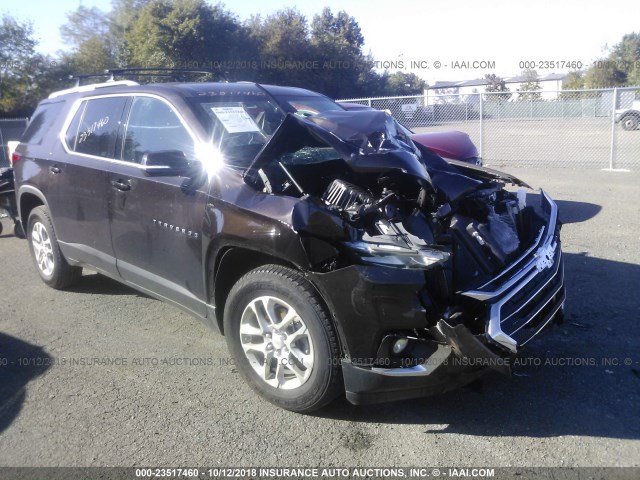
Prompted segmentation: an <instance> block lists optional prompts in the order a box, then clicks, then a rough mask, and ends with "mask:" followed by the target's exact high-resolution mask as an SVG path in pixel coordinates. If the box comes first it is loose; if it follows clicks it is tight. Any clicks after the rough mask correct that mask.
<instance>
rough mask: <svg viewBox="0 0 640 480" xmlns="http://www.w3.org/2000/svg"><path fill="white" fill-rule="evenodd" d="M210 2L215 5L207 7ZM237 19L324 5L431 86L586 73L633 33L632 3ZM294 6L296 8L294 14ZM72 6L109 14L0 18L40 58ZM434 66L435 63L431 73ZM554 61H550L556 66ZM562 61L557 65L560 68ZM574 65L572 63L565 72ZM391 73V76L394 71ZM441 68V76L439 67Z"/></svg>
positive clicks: (48, 6)
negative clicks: (29, 39)
mask: <svg viewBox="0 0 640 480" xmlns="http://www.w3.org/2000/svg"><path fill="white" fill-rule="evenodd" d="M214 3H215V2H214ZM223 3H224V4H225V6H226V7H227V9H228V10H231V11H232V12H233V13H235V14H236V15H238V17H239V18H240V19H241V20H244V19H246V18H248V17H249V16H250V15H252V14H261V15H263V16H265V15H269V14H270V13H273V12H275V11H277V10H279V9H282V8H285V7H294V6H295V7H296V8H298V10H300V11H301V12H302V13H303V14H304V15H306V16H307V18H308V19H311V18H312V17H313V15H314V14H316V13H319V12H320V11H321V10H322V8H323V7H324V6H328V7H330V8H331V9H332V10H333V11H334V12H336V11H339V10H346V11H347V13H349V14H350V15H352V16H354V17H355V19H356V21H357V22H358V24H359V25H360V28H361V29H362V33H363V35H364V38H365V53H367V52H371V53H372V54H373V56H374V59H375V60H376V61H377V62H379V63H378V66H379V67H380V69H382V68H384V67H385V66H387V67H390V70H391V71H395V70H396V69H398V68H397V67H403V68H400V69H401V70H402V71H404V72H405V73H410V72H412V73H416V74H417V75H419V76H421V77H422V78H424V79H425V80H427V81H428V82H429V84H431V85H432V84H433V83H434V82H435V81H456V80H468V79H474V78H481V77H482V76H484V75H485V74H486V73H496V74H497V75H499V76H502V77H509V76H514V75H518V74H519V73H520V72H521V71H522V70H523V67H525V66H530V65H532V64H531V63H527V64H525V63H522V62H534V63H533V68H534V69H535V70H537V72H538V74H539V75H540V76H543V75H546V74H550V73H564V72H567V71H568V70H569V69H570V67H571V66H576V65H578V66H579V65H580V64H582V65H583V66H584V67H588V66H589V65H590V63H591V62H593V61H594V60H595V59H597V58H598V57H600V56H601V55H602V53H603V48H604V47H605V46H606V45H608V46H612V45H614V44H615V43H618V42H619V41H620V40H621V38H622V36H623V35H624V34H625V33H631V32H633V31H640V24H638V23H637V19H638V18H640V15H639V14H640V6H639V4H638V1H637V0H616V1H605V0H599V1H593V0H562V1H561V0H535V1H532V0H529V1H526V2H525V1H514V0H512V1H507V0H485V1H478V0H455V1H450V2H443V1H433V0H422V1H421V0H401V1H392V0H319V1H307V2H300V1H299V2H291V1H284V0H240V1H232V0H228V1H226V2H223ZM296 3H298V5H296ZM80 4H82V5H84V6H86V7H91V6H96V7H98V8H100V9H102V10H104V11H108V10H109V9H110V5H111V4H110V0H0V13H8V14H10V15H12V16H14V17H17V18H19V19H21V20H30V21H32V22H33V26H34V30H35V34H36V38H37V39H38V40H39V42H40V45H39V50H40V51H41V52H43V53H48V54H52V55H54V54H55V53H56V52H57V51H59V50H61V49H64V48H65V46H64V44H63V43H62V39H61V38H60V34H59V29H60V26H61V25H62V24H64V23H65V21H66V14H67V13H68V12H70V11H73V10H75V9H76V8H77V7H78V6H79V5H80ZM438 62H439V64H438ZM552 62H556V63H555V65H554V64H553V63H552ZM562 62H564V64H562ZM568 62H572V63H568ZM394 67H395V68H394ZM437 67H439V68H437Z"/></svg>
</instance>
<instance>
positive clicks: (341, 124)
mask: <svg viewBox="0 0 640 480" xmlns="http://www.w3.org/2000/svg"><path fill="white" fill-rule="evenodd" d="M353 117H354V112H334V113H327V114H324V115H323V116H321V117H320V116H318V117H311V118H309V119H306V120H302V119H298V118H294V117H291V118H289V119H287V120H286V121H285V124H284V125H283V127H281V130H280V131H279V132H277V133H276V135H275V137H277V136H278V135H279V136H280V137H285V138H291V137H293V138H295V140H293V141H292V140H286V141H284V142H278V141H277V140H278V139H277V138H275V139H274V140H275V142H274V141H272V142H270V143H269V144H268V145H267V147H265V149H264V150H263V152H262V154H261V155H259V157H258V159H257V160H256V161H255V162H254V166H253V167H252V168H250V169H249V171H248V175H247V180H248V182H249V183H250V184H252V185H254V186H255V187H256V188H259V189H261V190H263V191H264V192H266V193H271V194H276V195H292V196H298V197H300V198H304V199H306V200H307V203H308V205H307V208H308V212H306V215H305V216H306V217H307V218H306V225H301V224H300V223H298V224H297V225H294V227H296V228H300V229H301V230H302V231H305V232H307V233H310V234H312V235H317V236H319V237H321V238H324V239H327V240H329V241H333V242H334V243H335V244H336V246H340V245H346V246H348V247H349V248H348V249H347V252H348V251H349V250H351V251H353V252H356V253H357V258H358V261H361V262H364V263H369V262H370V263H374V264H386V265H390V266H396V267H401V268H417V269H427V268H429V267H431V266H433V265H438V264H449V265H448V266H447V267H446V268H448V269H449V270H450V275H453V277H454V284H455V288H456V289H458V290H460V289H465V288H470V287H472V286H473V285H474V284H477V285H480V284H481V283H483V282H486V281H487V280H488V279H489V278H490V277H491V276H493V275H495V274H496V273H497V272H499V271H500V270H502V269H503V268H504V267H505V266H506V265H507V264H509V263H510V262H511V261H513V259H514V258H516V257H517V256H518V254H519V253H521V252H522V251H523V248H526V247H527V246H528V245H530V243H531V242H532V241H533V240H534V238H535V235H536V234H537V233H538V231H539V230H540V228H541V226H542V224H543V219H542V218H539V217H540V215H539V214H538V213H536V212H535V210H534V207H532V206H527V205H526V192H525V191H524V190H522V189H521V190H519V191H517V192H513V191H508V190H506V189H505V188H504V187H505V184H506V183H513V184H516V185H521V186H527V185H526V184H524V183H523V182H521V181H519V180H517V179H515V178H513V177H510V176H508V175H503V174H500V173H499V172H492V171H490V170H488V169H481V168H475V167H472V166H469V165H467V164H463V163H460V164H459V165H457V166H454V165H452V164H451V163H452V162H446V161H444V160H443V159H442V158H440V157H439V156H438V155H436V154H435V153H433V152H431V151H429V150H426V149H422V150H420V149H419V147H418V146H417V145H416V144H414V143H413V142H412V141H411V139H410V138H409V135H410V132H408V131H406V129H404V127H402V126H401V125H399V124H398V123H396V122H395V120H393V118H392V117H391V116H389V115H388V114H385V113H384V112H377V111H372V112H369V111H367V112H357V120H356V122H359V123H358V124H354V119H353ZM363 127H364V128H363ZM283 130H284V132H283ZM286 130H293V132H286ZM285 134H289V135H285ZM474 174H475V175H474ZM301 209H302V207H301ZM300 213H301V212H300ZM323 214H324V215H328V216H331V217H333V221H332V222H328V221H326V220H325V221H318V219H317V217H318V216H320V215H323ZM311 217H316V218H311ZM294 218H296V217H294ZM298 218H299V217H298ZM328 223H331V224H332V226H333V227H334V228H325V227H326V226H327V224H328ZM314 225H317V227H316V228H315V229H314V227H313V226H314ZM336 225H341V226H342V227H343V228H342V230H343V231H342V232H339V231H336V228H335V226H336ZM336 241H337V242H336ZM456 250H458V252H456ZM454 252H455V253H456V255H460V256H461V258H460V259H457V260H454V259H453V258H452V257H453V256H452V254H453V253H454ZM337 265H338V263H336V262H333V263H325V264H323V266H321V267H319V268H324V269H326V268H335V267H336V266H337Z"/></svg>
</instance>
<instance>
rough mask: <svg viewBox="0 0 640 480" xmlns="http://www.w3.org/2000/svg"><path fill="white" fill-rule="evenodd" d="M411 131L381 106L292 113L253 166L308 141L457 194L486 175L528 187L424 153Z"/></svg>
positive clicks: (367, 166) (355, 162) (366, 167)
mask: <svg viewBox="0 0 640 480" xmlns="http://www.w3.org/2000/svg"><path fill="white" fill-rule="evenodd" d="M410 135H411V132H409V131H408V130H407V129H405V128H404V127H402V126H401V125H400V124H398V123H397V122H396V121H395V120H394V119H393V117H392V116H391V115H389V114H387V113H385V112H381V111H378V110H362V111H335V112H333V111H332V112H325V113H322V114H318V115H314V116H312V117H306V118H303V117H299V116H297V115H293V114H289V115H287V117H286V118H285V119H284V121H283V122H282V124H281V125H280V127H278V129H277V130H276V132H275V133H274V134H273V136H272V137H271V138H270V140H269V141H268V142H267V144H266V145H265V146H264V147H263V149H262V150H261V151H260V153H258V155H257V156H256V158H255V159H254V160H253V162H252V163H251V165H250V166H249V168H248V170H247V174H249V175H251V173H252V172H255V171H257V170H258V169H260V168H262V167H263V166H264V165H267V164H269V163H270V162H272V161H274V160H275V159H277V158H278V157H280V156H281V155H283V154H286V153H292V152H296V151H298V150H300V149H302V148H304V147H327V146H328V147H332V148H333V149H334V150H336V151H337V152H338V154H339V155H340V157H341V158H342V159H343V160H344V161H345V162H346V163H347V164H348V165H349V167H350V168H351V169H352V170H353V171H354V172H371V173H375V172H379V173H383V172H388V171H394V170H395V171H397V172H401V173H403V174H408V175H411V176H413V177H414V178H417V179H419V180H420V181H424V182H428V183H429V184H431V185H433V187H434V188H435V189H436V190H440V191H442V192H443V193H444V194H445V196H446V197H447V198H448V199H449V200H452V199H454V198H458V197H460V196H461V195H464V194H466V193H468V192H470V191H472V190H474V189H475V188H477V187H478V186H479V185H480V184H482V183H483V182H484V181H491V180H502V181H505V182H507V183H512V184H515V185H521V186H524V187H528V185H527V184H526V183H524V182H522V181H521V180H519V179H517V178H516V177H513V176H511V175H509V174H506V173H502V172H499V171H496V170H490V169H487V168H484V167H476V166H472V165H469V164H467V163H463V162H456V161H445V160H444V159H442V158H441V157H439V156H437V155H436V154H434V153H432V154H425V155H423V154H421V153H420V150H419V149H418V148H417V147H416V145H415V144H414V143H413V142H412V140H411V138H410Z"/></svg>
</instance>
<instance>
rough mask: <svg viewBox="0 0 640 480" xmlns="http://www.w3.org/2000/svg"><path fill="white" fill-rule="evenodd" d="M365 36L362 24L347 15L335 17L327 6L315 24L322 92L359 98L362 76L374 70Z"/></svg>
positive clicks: (313, 36)
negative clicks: (363, 48)
mask: <svg viewBox="0 0 640 480" xmlns="http://www.w3.org/2000/svg"><path fill="white" fill-rule="evenodd" d="M363 45H364V37H363V36H362V31H361V30H360V26H359V25H358V22H356V20H355V18H354V17H352V16H350V15H349V14H348V13H347V12H345V11H344V10H343V11H340V12H338V13H337V14H335V15H334V14H333V13H332V12H331V9H330V8H328V7H325V8H324V9H323V10H322V13H320V14H319V15H315V16H314V17H313V20H312V22H311V46H312V47H313V49H314V58H316V59H318V63H319V67H320V70H321V74H320V75H319V76H318V79H317V86H318V89H319V90H321V91H322V92H323V93H325V94H327V95H329V96H330V97H333V98H346V97H352V96H357V95H359V94H361V92H362V83H361V81H362V78H364V77H363V76H362V75H363V74H364V73H365V72H366V71H367V70H370V69H371V66H370V65H369V64H368V62H367V59H366V57H365V56H364V54H363V53H362V47H363Z"/></svg>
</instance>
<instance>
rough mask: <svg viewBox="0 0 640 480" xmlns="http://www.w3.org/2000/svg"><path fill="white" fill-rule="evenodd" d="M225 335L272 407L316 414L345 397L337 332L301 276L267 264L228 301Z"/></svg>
mask: <svg viewBox="0 0 640 480" xmlns="http://www.w3.org/2000/svg"><path fill="white" fill-rule="evenodd" d="M268 312H270V314H271V315H269V313H268ZM274 320H275V321H274ZM278 320H280V321H278ZM285 321H286V322H285ZM241 331H242V333H241ZM224 332H225V335H226V337H227V344H228V345H229V350H230V351H231V354H232V355H233V356H234V357H235V361H236V365H237V367H238V370H239V371H240V373H241V374H242V376H243V377H244V379H245V380H246V381H247V383H248V384H249V385H250V386H251V387H252V388H253V389H254V390H255V391H256V392H257V393H259V394H260V395H262V396H263V397H264V398H266V399H267V400H269V401H270V402H271V403H274V404H275V405H278V406H279V407H282V408H285V409H287V410H291V411H294V412H301V413H303V412H312V411H314V410H318V409H320V408H322V407H324V406H325V405H327V404H328V403H330V402H331V401H332V400H334V399H335V398H336V397H337V396H338V395H340V393H342V392H343V388H344V387H343V382H342V370H341V369H342V367H341V365H340V346H339V344H338V337H337V334H336V330H335V328H334V326H333V323H332V321H331V319H330V317H329V314H328V313H327V311H326V310H325V308H324V306H323V304H322V301H321V300H320V297H319V296H318V294H317V293H316V291H315V289H314V288H313V287H312V286H311V284H310V283H309V282H308V281H307V280H306V279H305V278H304V277H303V276H302V275H301V274H300V273H298V272H297V271H295V270H292V269H290V268H286V267H282V266H278V265H265V266H263V267H259V268H256V269H255V270H252V271H250V272H249V273H247V274H246V275H244V276H243V277H242V278H240V280H238V282H237V283H236V284H235V285H234V286H233V288H232V289H231V292H230V293H229V296H228V298H227V302H226V306H225V311H224Z"/></svg>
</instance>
